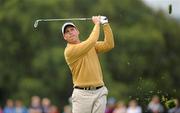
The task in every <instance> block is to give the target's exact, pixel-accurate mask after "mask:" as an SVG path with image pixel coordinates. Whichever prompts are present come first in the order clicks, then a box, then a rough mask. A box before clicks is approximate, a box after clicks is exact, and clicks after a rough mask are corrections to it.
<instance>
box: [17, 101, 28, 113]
mask: <svg viewBox="0 0 180 113" xmlns="http://www.w3.org/2000/svg"><path fill="white" fill-rule="evenodd" d="M14 113H27V108H26V107H25V106H23V103H22V101H21V100H16V101H15V108H14Z"/></svg>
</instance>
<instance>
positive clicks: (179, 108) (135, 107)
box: [105, 95, 180, 113]
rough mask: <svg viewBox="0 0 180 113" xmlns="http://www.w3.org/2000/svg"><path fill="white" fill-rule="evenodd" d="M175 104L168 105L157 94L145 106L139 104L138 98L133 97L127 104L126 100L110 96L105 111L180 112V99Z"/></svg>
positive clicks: (136, 112)
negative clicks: (117, 99)
mask: <svg viewBox="0 0 180 113" xmlns="http://www.w3.org/2000/svg"><path fill="white" fill-rule="evenodd" d="M174 104H175V105H174V106H173V107H172V108H168V107H166V106H165V105H164V104H162V102H161V101H160V98H159V97H158V96H157V95H154V96H153V97H152V98H151V100H150V102H149V103H148V104H147V105H145V106H143V107H145V108H142V107H141V105H139V104H138V102H137V100H136V99H131V100H130V101H129V102H128V103H127V104H126V103H125V102H124V101H118V102H116V100H115V99H114V98H109V99H108V102H107V108H106V112H105V113H180V105H179V99H175V103H174Z"/></svg>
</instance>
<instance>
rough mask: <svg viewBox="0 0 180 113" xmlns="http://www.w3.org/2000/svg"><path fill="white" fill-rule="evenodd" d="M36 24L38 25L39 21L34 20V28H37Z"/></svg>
mask: <svg viewBox="0 0 180 113" xmlns="http://www.w3.org/2000/svg"><path fill="white" fill-rule="evenodd" d="M38 23H39V20H36V21H35V22H34V28H37V26H38Z"/></svg>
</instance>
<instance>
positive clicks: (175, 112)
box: [168, 98, 180, 113]
mask: <svg viewBox="0 0 180 113" xmlns="http://www.w3.org/2000/svg"><path fill="white" fill-rule="evenodd" d="M179 100H180V99H179V98H177V99H175V104H176V106H175V107H174V108H172V109H170V110H169V111H168V113H180V104H179Z"/></svg>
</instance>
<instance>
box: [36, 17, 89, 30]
mask: <svg viewBox="0 0 180 113" xmlns="http://www.w3.org/2000/svg"><path fill="white" fill-rule="evenodd" d="M75 20H92V18H67V19H65V18H64V19H38V20H36V21H35V22H34V27H35V28H37V26H38V24H39V22H45V21H48V22H51V21H75Z"/></svg>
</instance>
